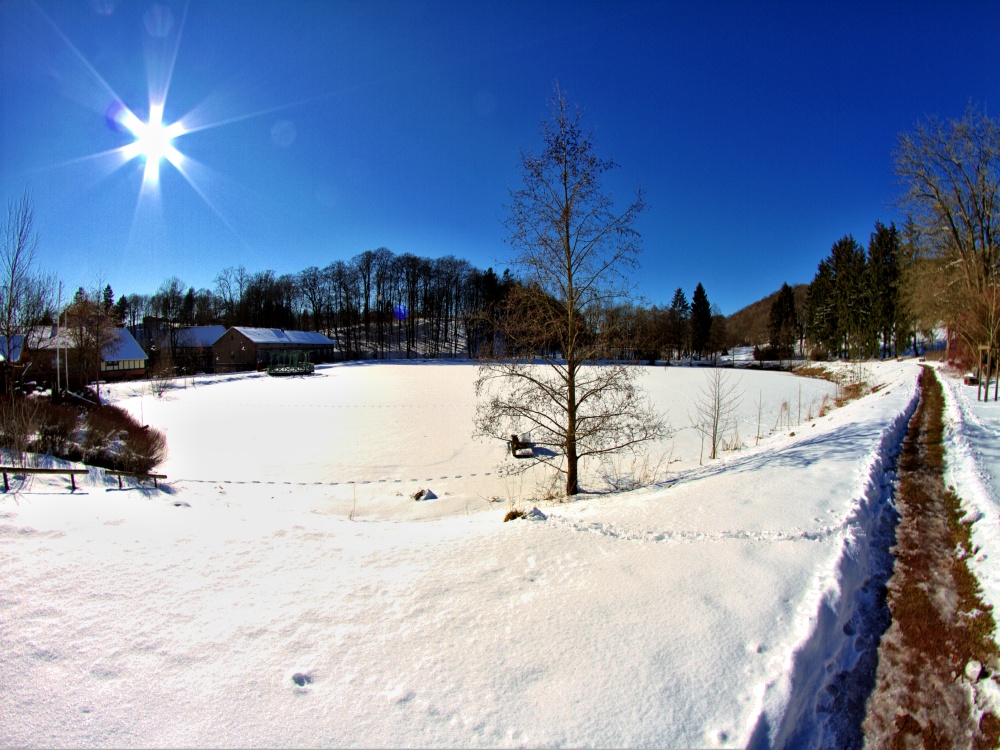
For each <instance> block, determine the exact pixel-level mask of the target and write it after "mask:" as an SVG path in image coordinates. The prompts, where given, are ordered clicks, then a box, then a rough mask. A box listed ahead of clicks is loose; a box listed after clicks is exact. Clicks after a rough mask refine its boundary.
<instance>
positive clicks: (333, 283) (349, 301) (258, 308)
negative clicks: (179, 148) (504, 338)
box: [115, 247, 516, 359]
mask: <svg viewBox="0 0 1000 750" xmlns="http://www.w3.org/2000/svg"><path fill="white" fill-rule="evenodd" d="M515 283H516V281H515V280H514V278H513V277H512V276H511V274H510V272H509V271H504V273H503V274H502V275H499V276H498V275H497V273H496V272H495V271H494V270H493V269H492V268H488V269H486V270H485V271H482V270H480V269H478V268H476V267H475V266H473V265H472V264H471V263H469V262H468V261H466V260H462V259H459V258H456V257H455V256H452V255H448V256H444V257H442V258H423V257H419V256H416V255H413V254H410V253H404V254H401V255H397V254H394V253H393V252H392V251H390V250H389V249H387V248H384V247H383V248H379V249H377V250H366V251H364V252H362V253H359V254H358V255H355V256H354V257H353V258H351V259H350V260H336V261H333V262H332V263H330V264H329V265H327V266H325V267H324V268H319V267H317V266H310V267H309V268H306V269H304V270H302V271H300V272H299V273H296V274H283V275H280V276H279V275H276V274H275V272H274V271H271V270H265V271H258V272H250V271H248V270H247V269H246V268H244V267H243V266H231V267H227V268H224V269H223V270H222V271H220V272H219V273H218V274H217V275H216V277H215V284H214V288H213V289H204V288H203V289H199V290H195V289H194V288H193V287H189V288H188V289H187V290H186V291H185V289H184V284H183V282H182V281H181V280H180V279H178V278H177V277H171V278H169V279H167V280H165V281H164V282H163V283H162V284H161V285H160V287H159V288H158V289H157V290H156V292H155V293H153V294H151V295H143V294H127V295H123V296H122V297H120V298H119V299H118V301H117V303H115V310H116V312H117V315H118V317H119V319H120V320H121V322H122V323H123V324H124V325H128V326H138V325H140V324H142V323H143V321H144V320H146V319H147V318H150V317H152V318H158V319H160V320H162V321H164V322H166V323H167V325H168V327H169V329H171V330H173V329H175V328H176V327H177V326H190V325H224V326H227V327H229V326H250V327H261V328H284V329H296V330H307V331H319V332H322V333H323V334H325V335H327V336H329V337H330V338H331V339H333V340H334V341H335V342H336V343H337V344H338V347H339V349H340V351H341V352H343V353H344V356H345V357H348V358H355V359H356V358H373V359H384V358H386V357H388V356H389V355H390V352H402V353H403V354H404V355H405V356H406V357H411V356H430V357H435V356H451V357H455V356H460V355H471V356H475V355H476V354H477V352H478V351H479V349H480V348H481V347H482V346H484V345H486V344H487V343H488V342H489V341H490V340H491V337H492V335H493V333H494V332H493V331H492V329H490V328H489V327H488V326H486V325H485V323H484V319H483V317H482V312H483V311H484V310H487V309H489V308H490V307H491V306H494V305H497V304H499V303H500V302H501V301H502V300H503V298H504V297H505V295H506V294H508V293H509V291H510V289H511V288H512V287H513V286H514V285H515Z"/></svg>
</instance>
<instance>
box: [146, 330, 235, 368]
mask: <svg viewBox="0 0 1000 750" xmlns="http://www.w3.org/2000/svg"><path fill="white" fill-rule="evenodd" d="M225 333H226V327H225V326H189V327H187V328H174V329H173V330H172V331H167V332H166V333H164V334H163V335H162V336H161V337H160V339H159V341H158V342H157V350H158V351H159V353H160V356H162V355H163V352H172V359H173V364H174V365H175V366H176V367H177V368H178V369H179V370H180V371H182V372H191V373H194V372H212V371H213V370H214V364H213V363H214V360H215V356H214V355H213V354H212V344H214V343H215V342H216V341H218V340H219V339H220V338H222V337H223V336H224V335H225ZM171 337H172V338H173V342H172V343H173V345H172V346H171Z"/></svg>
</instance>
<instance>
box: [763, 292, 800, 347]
mask: <svg viewBox="0 0 1000 750" xmlns="http://www.w3.org/2000/svg"><path fill="white" fill-rule="evenodd" d="M798 329H799V316H798V313H797V312H796V310H795V293H794V292H793V291H792V288H791V287H790V286H788V284H787V283H784V284H782V285H781V289H780V290H778V296H777V297H775V299H774V302H772V303H771V316H770V321H769V324H768V333H769V334H770V342H771V349H772V352H773V356H776V357H777V358H778V359H789V358H790V357H791V356H792V354H793V353H794V350H795V340H796V339H797V338H798Z"/></svg>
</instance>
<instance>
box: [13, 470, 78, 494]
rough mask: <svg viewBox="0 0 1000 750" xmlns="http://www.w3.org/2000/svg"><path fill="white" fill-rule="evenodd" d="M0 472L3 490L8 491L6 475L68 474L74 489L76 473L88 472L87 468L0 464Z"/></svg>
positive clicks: (74, 489)
mask: <svg viewBox="0 0 1000 750" xmlns="http://www.w3.org/2000/svg"><path fill="white" fill-rule="evenodd" d="M0 472H3V491H4V492H10V485H9V484H7V475H8V474H13V475H15V476H17V475H19V474H68V475H69V481H70V483H71V484H72V485H73V490H72V491H74V492H75V491H76V475H77V474H89V473H90V470H89V469H36V468H33V467H25V468H23V469H22V468H21V467H20V466H0Z"/></svg>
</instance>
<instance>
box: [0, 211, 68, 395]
mask: <svg viewBox="0 0 1000 750" xmlns="http://www.w3.org/2000/svg"><path fill="white" fill-rule="evenodd" d="M0 235H2V241H3V244H2V246H0V336H3V337H4V341H5V342H6V344H5V346H6V348H7V349H9V351H8V350H5V351H3V352H2V353H3V355H4V363H3V364H4V367H5V368H7V369H9V368H10V366H11V364H12V363H10V362H9V361H8V360H9V356H10V354H11V353H12V352H13V350H14V349H15V348H17V347H18V346H20V347H26V348H31V347H32V346H33V345H34V344H35V343H36V342H35V341H32V340H31V339H32V334H33V332H34V331H35V330H37V329H36V327H37V326H38V325H39V324H40V323H41V322H42V320H43V319H44V317H45V316H46V314H47V313H51V311H52V307H53V304H52V302H53V299H52V292H53V288H54V286H55V282H54V281H53V279H52V277H51V276H47V275H45V274H42V273H40V272H39V271H38V270H37V269H36V267H35V262H36V260H37V258H36V253H37V250H38V232H37V231H36V229H35V211H34V207H33V205H32V202H31V197H30V196H29V195H28V193H27V192H25V193H24V194H23V195H22V196H21V197H20V198H19V199H17V200H11V201H10V202H9V203H8V204H7V218H6V220H5V222H4V224H3V227H2V230H0ZM19 337H20V338H19ZM12 376H13V373H12V372H8V378H7V384H8V386H10V385H11V380H12Z"/></svg>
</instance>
